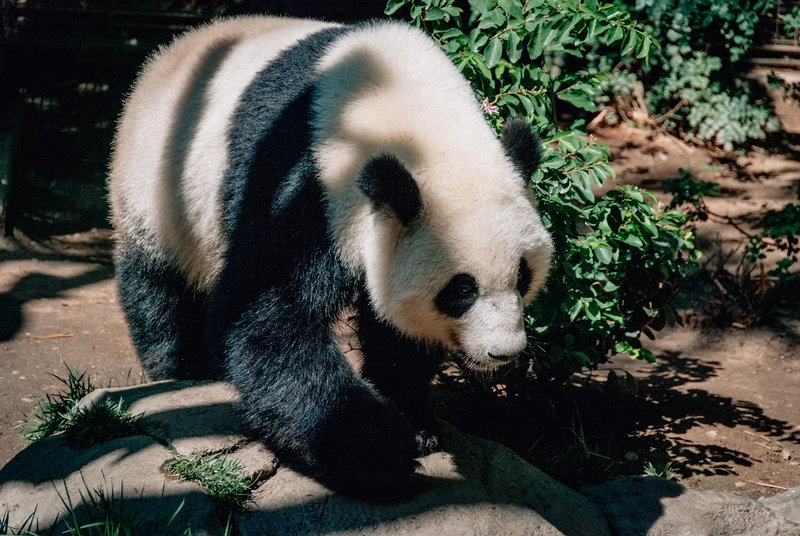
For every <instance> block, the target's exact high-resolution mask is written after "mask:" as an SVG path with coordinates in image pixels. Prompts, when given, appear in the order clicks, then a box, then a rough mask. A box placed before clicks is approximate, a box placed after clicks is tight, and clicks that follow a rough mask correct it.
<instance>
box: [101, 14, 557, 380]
mask: <svg viewBox="0 0 800 536" xmlns="http://www.w3.org/2000/svg"><path fill="white" fill-rule="evenodd" d="M329 26H331V25H329V24H326V23H321V22H313V21H301V20H294V19H281V18H271V17H248V18H238V19H232V20H228V21H224V22H219V23H215V24H212V25H210V26H207V27H204V28H201V29H199V30H197V31H194V32H191V33H189V34H188V35H186V36H184V37H181V38H179V39H178V40H176V41H175V43H173V44H172V45H171V46H170V47H168V48H167V49H165V50H163V51H161V52H160V53H158V54H157V55H156V56H154V58H153V59H152V60H151V61H150V62H149V64H148V65H147V66H146V67H145V69H144V71H143V73H142V75H141V77H140V79H139V81H138V83H137V85H136V89H135V91H134V93H133V94H132V96H131V98H130V99H129V101H128V102H127V104H126V108H125V113H124V115H123V118H122V120H121V122H120V126H119V131H118V135H117V139H116V152H115V158H114V162H113V164H112V170H111V176H110V191H111V200H112V209H113V216H114V219H115V222H116V223H117V228H118V229H121V230H122V231H121V232H122V233H132V234H136V233H139V234H149V235H151V236H144V237H137V238H138V239H140V240H147V241H152V242H153V243H154V244H157V245H159V247H160V248H162V249H163V250H164V251H163V254H165V255H167V256H168V258H171V259H172V261H173V262H175V263H177V264H178V265H179V266H180V268H181V269H182V271H183V273H184V274H185V276H186V277H187V279H188V280H189V281H190V282H191V283H192V284H194V285H196V286H197V287H198V288H199V289H201V290H209V289H210V288H211V287H212V286H213V283H214V281H215V279H216V277H217V275H218V273H219V270H220V269H221V263H222V255H223V253H224V251H225V248H226V247H227V244H226V243H225V239H224V237H223V235H222V233H221V229H220V212H219V208H218V207H219V203H220V200H219V199H218V192H219V190H220V188H219V186H220V181H221V178H222V175H223V172H224V167H225V165H226V161H227V156H228V153H227V146H228V130H229V127H230V120H231V116H232V114H233V112H234V110H235V106H236V104H237V101H238V98H239V96H240V95H241V94H242V92H243V91H244V89H245V88H246V87H247V85H248V83H249V82H250V81H251V80H252V79H253V77H254V76H255V74H256V73H257V72H258V71H259V70H261V69H262V68H263V67H264V66H265V65H267V64H268V63H269V62H270V61H271V60H272V59H273V58H275V57H276V55H277V54H279V52H280V51H282V50H284V49H286V48H287V47H289V46H291V45H292V44H293V43H295V42H297V41H298V40H300V39H302V38H303V37H305V36H306V35H308V34H310V33H311V32H314V31H318V30H320V29H322V28H325V27H329ZM221 49H224V52H225V54H220V56H224V58H223V59H222V61H221V63H220V65H219V68H218V69H217V70H216V71H215V72H213V73H203V74H202V76H203V77H205V76H207V75H209V74H210V75H211V78H210V79H209V80H202V82H203V83H206V82H207V83H208V86H207V88H208V90H207V93H206V94H207V97H206V101H205V103H207V106H206V107H205V108H204V109H202V110H199V111H197V115H198V117H199V118H200V119H199V123H198V124H197V125H195V126H194V128H195V131H194V132H195V136H194V138H193V139H192V143H191V145H190V147H189V151H188V153H187V155H186V161H185V162H184V163H180V162H178V164H182V166H180V165H179V166H178V167H177V168H176V166H174V165H173V166H170V165H168V164H169V157H170V155H169V154H166V152H165V151H166V150H167V148H168V147H170V141H171V138H170V136H175V132H173V130H174V128H175V127H174V123H175V121H176V120H177V111H178V110H176V108H177V107H179V105H180V103H181V101H182V99H184V98H185V95H186V92H187V88H191V87H192V84H193V83H196V80H195V78H196V77H197V69H198V64H199V63H200V62H201V61H202V59H203V58H205V57H206V56H207V55H208V54H209V53H211V54H214V53H215V52H218V51H220V50H221ZM318 75H319V80H318V83H317V85H316V91H315V93H314V96H313V104H312V107H313V112H314V121H313V125H312V127H313V145H312V148H313V153H314V158H315V160H316V163H317V166H318V168H319V169H320V172H321V177H320V180H321V181H322V184H323V186H324V188H323V189H324V191H325V195H326V200H327V211H328V221H329V225H330V233H331V236H332V237H333V239H334V242H335V243H336V246H337V248H338V250H339V253H340V254H341V256H342V258H343V259H344V260H345V262H346V264H347V265H348V267H349V268H350V269H351V270H353V271H354V272H355V273H357V274H359V275H363V276H364V277H365V280H366V286H367V289H368V292H369V295H370V298H371V301H372V305H373V307H374V309H375V311H376V312H377V313H378V315H379V316H381V317H383V318H385V319H386V320H388V321H389V322H390V323H392V324H393V325H395V326H396V327H397V328H399V329H400V330H401V331H403V332H404V333H406V334H407V335H410V336H412V337H415V338H420V339H424V340H428V341H435V342H439V343H443V344H445V345H448V346H450V347H452V348H455V349H458V350H462V351H464V352H465V353H466V354H467V355H468V356H470V358H471V360H472V362H473V364H474V366H476V367H478V368H486V367H489V366H491V365H492V364H493V363H494V361H493V359H492V358H491V356H492V355H494V356H507V355H511V354H515V353H518V352H519V351H521V350H522V349H523V348H524V343H525V335H524V330H523V329H522V307H523V305H524V303H527V302H528V301H529V300H530V299H531V298H532V296H533V294H535V291H536V289H538V288H539V287H540V286H541V285H542V283H543V282H544V279H545V277H546V274H547V270H548V267H549V262H550V255H551V249H552V246H551V243H550V239H549V237H548V235H547V233H546V232H545V230H544V228H543V226H542V224H541V222H540V220H539V217H538V215H537V214H536V211H535V210H534V207H533V203H532V201H531V198H530V192H529V191H527V190H526V189H525V188H524V186H523V181H522V178H521V177H520V176H519V175H518V173H517V172H516V171H515V169H514V168H513V166H512V164H511V162H510V161H509V159H508V157H507V156H506V155H505V153H504V152H503V149H502V147H501V145H500V143H499V141H498V140H497V138H496V137H495V136H494V134H493V133H492V131H491V129H490V128H489V127H488V126H487V124H486V122H485V120H484V118H483V115H482V113H481V111H480V108H479V105H478V103H477V101H476V99H475V96H474V94H473V92H472V90H471V89H470V87H469V85H468V83H467V82H466V80H465V79H464V78H463V77H462V76H461V74H460V73H459V72H458V71H457V70H456V69H455V67H454V66H453V65H452V63H451V62H450V61H449V60H448V59H447V57H446V56H445V55H444V54H443V53H442V52H441V51H440V50H438V48H437V47H436V46H435V44H434V43H433V42H432V41H431V40H430V39H429V38H428V37H426V36H424V35H423V34H422V33H421V32H420V31H419V30H416V29H413V28H411V27H409V26H407V25H404V24H400V23H394V24H375V25H367V26H363V27H360V28H359V29H357V30H355V31H352V32H350V33H347V34H345V35H344V36H343V37H340V38H338V39H336V40H335V41H334V42H333V44H332V45H331V46H330V47H329V49H328V50H327V52H326V53H325V55H324V57H323V59H322V61H321V63H320V65H319V67H318ZM382 153H388V154H391V155H394V156H395V157H396V158H397V159H398V160H399V161H400V162H401V163H402V164H403V165H404V166H405V167H406V169H407V170H408V171H409V172H410V173H411V175H412V176H413V177H414V179H415V181H416V183H417V185H418V187H419V190H420V195H421V197H422V201H423V213H422V217H421V218H420V219H418V220H416V221H415V222H414V223H413V224H412V225H411V227H410V228H405V227H403V226H402V225H401V224H400V223H399V222H398V221H397V220H396V219H395V218H392V217H388V216H386V215H385V214H382V213H379V212H376V211H374V210H373V209H372V207H371V204H370V201H369V199H367V198H366V196H365V195H364V194H363V193H362V192H361V190H360V189H359V187H358V184H357V179H358V177H359V175H360V173H361V170H362V169H363V167H364V165H365V164H366V163H367V161H368V160H369V158H370V157H372V156H375V155H378V154H382ZM142 230H144V233H143V232H142ZM521 257H525V259H527V262H528V264H529V266H530V267H531V269H532V270H533V283H532V285H531V291H530V292H528V293H527V295H526V296H519V293H518V292H517V291H516V290H515V286H516V280H517V269H518V266H519V260H520V258H521ZM462 272H465V273H469V274H470V275H472V276H473V277H474V278H475V279H476V280H477V282H478V285H479V288H480V299H479V300H478V302H477V303H476V304H475V306H473V308H472V309H471V310H470V311H469V312H468V313H467V314H465V315H464V316H463V317H461V318H459V319H453V318H449V317H446V316H444V315H442V314H441V313H440V312H438V311H437V310H436V308H435V306H434V299H435V297H436V295H437V294H438V292H439V291H440V290H441V289H442V288H443V287H444V286H445V285H446V284H447V282H448V281H449V280H450V278H451V277H452V276H453V275H455V274H458V273H462Z"/></svg>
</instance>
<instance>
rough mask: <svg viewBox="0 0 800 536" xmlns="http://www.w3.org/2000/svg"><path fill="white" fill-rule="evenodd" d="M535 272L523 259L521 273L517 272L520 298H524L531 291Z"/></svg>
mask: <svg viewBox="0 0 800 536" xmlns="http://www.w3.org/2000/svg"><path fill="white" fill-rule="evenodd" d="M532 280H533V272H531V268H530V266H528V262H527V261H526V260H525V259H524V258H522V259H520V260H519V271H518V272H517V290H518V291H519V294H520V296H524V295H525V294H527V293H528V291H529V290H530V289H531V281H532Z"/></svg>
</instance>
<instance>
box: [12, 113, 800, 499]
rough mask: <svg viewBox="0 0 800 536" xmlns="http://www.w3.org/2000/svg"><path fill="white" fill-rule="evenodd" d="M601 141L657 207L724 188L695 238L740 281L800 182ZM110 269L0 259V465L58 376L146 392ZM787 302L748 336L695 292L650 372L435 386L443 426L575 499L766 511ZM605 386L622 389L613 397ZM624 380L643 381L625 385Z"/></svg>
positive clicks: (791, 440)
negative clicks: (603, 486) (756, 232)
mask: <svg viewBox="0 0 800 536" xmlns="http://www.w3.org/2000/svg"><path fill="white" fill-rule="evenodd" d="M595 135H596V136H597V137H598V138H600V139H601V141H603V142H605V143H607V144H608V145H610V146H611V148H612V154H613V162H612V164H613V166H614V168H615V169H616V171H617V175H618V180H619V182H622V183H633V184H638V185H640V186H643V187H645V188H647V189H649V190H651V191H653V192H654V193H656V194H657V195H658V196H659V198H661V199H662V200H664V201H665V202H667V201H668V198H667V196H664V195H663V194H661V193H660V192H661V185H662V182H663V181H664V180H665V179H668V178H675V177H677V176H678V168H680V167H686V168H689V169H690V170H691V171H692V173H693V174H694V175H695V176H696V177H697V178H699V179H703V180H714V181H716V182H718V183H719V184H720V185H721V189H722V195H721V196H720V197H716V198H711V199H708V205H709V207H710V208H711V210H712V211H713V212H714V213H715V214H718V215H721V216H723V217H717V218H711V219H709V220H708V221H706V222H699V224H698V233H699V242H700V244H701V246H702V248H703V250H704V251H705V253H706V256H705V261H704V262H707V263H709V264H708V266H707V268H709V269H710V268H712V267H713V263H717V264H719V265H720V266H722V267H724V268H726V269H727V270H729V271H730V272H735V271H736V269H737V267H738V266H739V263H738V259H739V255H740V253H741V245H742V243H743V241H744V240H745V239H746V237H745V236H744V235H743V234H742V232H741V231H740V230H737V229H736V226H738V227H740V228H741V229H744V230H745V231H752V228H751V227H750V226H751V225H752V224H753V222H755V221H757V215H758V214H759V212H760V211H761V210H762V209H763V207H764V206H768V207H771V208H780V207H781V206H783V205H784V204H786V203H788V202H790V201H792V200H793V199H795V194H794V192H795V189H796V187H797V185H798V183H799V182H800V161H798V157H797V155H798V154H800V146H797V147H796V146H793V145H786V146H784V147H782V148H781V149H780V153H773V152H771V151H767V150H761V149H759V148H753V150H751V151H749V152H748V153H747V155H746V156H742V157H736V158H729V157H726V156H724V155H720V156H714V155H713V154H711V153H709V152H707V151H705V150H701V149H698V148H692V147H689V146H687V145H685V144H683V143H682V142H680V141H677V140H675V139H673V138H669V137H666V136H662V135H655V134H653V133H649V132H646V131H641V130H636V129H631V128H628V127H617V128H614V129H605V130H601V131H599V132H597V133H596V134H595ZM727 217H730V218H733V220H732V221H733V222H734V223H736V226H734V225H731V220H728V219H727ZM20 244H22V246H24V247H22V246H21V245H20ZM730 251H734V252H735V253H734V254H733V255H730V256H729V255H728V252H730ZM107 259H108V235H107V232H105V231H95V232H94V233H87V234H82V235H72V236H66V237H53V238H52V239H51V240H50V241H49V242H48V243H46V244H44V246H42V245H36V244H33V243H29V242H26V241H25V238H24V237H22V236H19V237H17V239H16V240H6V241H4V242H2V243H0V463H1V464H4V463H6V462H7V461H8V460H9V459H10V458H11V457H12V456H13V455H14V454H15V453H16V452H18V451H19V450H20V449H21V448H23V446H24V445H23V444H22V443H21V442H20V441H19V440H18V438H17V431H16V430H14V429H13V428H12V427H13V424H14V423H15V422H16V421H18V420H20V419H22V418H23V416H24V415H26V414H29V413H30V411H31V410H32V409H33V407H34V404H35V402H36V398H37V397H43V396H45V394H46V393H53V392H55V391H56V390H57V389H58V388H59V387H61V384H60V383H59V382H58V380H56V379H55V378H54V376H53V375H57V376H62V377H63V376H64V375H65V373H66V369H65V365H69V366H70V367H73V368H75V367H80V369H81V370H83V371H86V372H87V373H88V374H89V375H90V377H91V379H92V381H93V383H94V384H95V385H108V384H111V385H115V386H119V385H126V384H134V383H138V382H139V381H140V379H141V368H140V367H139V364H138V362H137V360H136V357H135V353H134V351H133V349H132V346H131V343H130V340H129V337H128V333H127V328H126V326H125V323H124V320H123V318H122V314H121V312H120V310H119V306H118V304H117V298H116V291H115V288H114V282H113V269H112V267H111V266H110V265H109V263H108V260H107ZM774 260H775V257H773V258H771V259H770V260H769V262H774ZM98 261H100V262H98ZM710 285H711V287H713V286H714V284H713V282H712V283H710ZM797 295H800V294H797V293H795V294H792V293H791V292H789V291H787V293H786V295H785V296H780V295H778V296H776V295H775V294H772V295H768V298H769V300H771V302H770V303H765V304H760V305H759V311H762V310H763V311H767V312H769V313H770V314H766V313H764V315H763V318H761V317H759V318H758V319H755V320H759V321H758V322H756V321H755V320H752V319H751V320H752V321H751V320H748V318H749V317H747V315H748V314H750V313H751V312H752V311H744V312H742V311H738V312H737V311H734V312H733V313H731V314H730V315H728V316H724V315H723V316H722V317H720V316H719V315H717V316H713V315H711V314H710V313H709V312H715V310H714V304H715V300H716V301H719V299H718V297H715V295H714V291H713V288H708V286H705V287H704V286H703V285H699V286H698V287H697V288H694V287H692V288H689V289H687V292H686V297H687V298H688V299H687V300H686V301H685V303H684V310H683V315H684V318H685V323H686V327H683V328H671V329H668V330H665V331H664V332H662V333H659V334H657V338H656V340H655V341H650V342H648V343H647V344H648V346H649V347H650V349H652V350H653V351H654V352H655V354H656V355H657V356H658V362H657V363H656V364H655V365H648V364H647V363H643V362H638V361H631V360H630V359H628V358H627V357H625V356H616V357H615V358H614V359H613V360H612V362H610V363H608V364H606V365H603V366H602V367H601V368H600V370H598V371H592V372H587V373H585V374H582V375H577V376H575V377H574V378H573V380H572V381H571V383H570V384H569V385H568V386H566V387H565V388H554V387H548V386H532V387H530V388H529V389H527V390H525V391H524V392H515V393H505V392H503V390H502V387H500V388H495V389H494V391H491V390H486V391H481V390H480V389H477V388H475V387H474V386H468V384H469V382H467V383H466V384H465V383H463V382H462V381H461V380H459V379H453V380H452V381H450V380H447V378H448V377H449V376H448V375H447V374H445V375H444V376H443V378H445V379H444V380H443V382H444V383H442V384H441V385H440V386H439V387H438V389H437V391H438V393H439V397H438V400H439V403H440V406H441V408H440V409H441V413H442V414H443V415H444V416H445V417H446V418H449V419H451V420H453V421H454V422H456V423H457V424H458V425H459V426H461V427H462V428H464V429H465V430H467V431H471V432H474V433H477V434H478V435H482V436H484V437H488V438H490V439H496V440H500V441H502V442H504V443H506V444H508V445H509V446H510V447H512V448H513V449H514V450H516V451H517V452H518V453H520V454H521V455H523V456H524V457H526V458H527V459H529V460H531V461H532V462H533V463H534V464H536V465H537V466H539V467H542V468H544V469H546V470H548V471H549V472H551V473H552V474H554V475H555V476H557V477H560V478H562V479H563V480H565V481H568V482H569V483H571V484H573V485H580V484H584V483H590V482H593V481H597V480H599V479H602V478H609V477H613V475H615V474H637V473H641V472H642V471H643V467H644V465H645V464H646V463H648V462H650V463H654V464H656V465H657V466H663V464H665V463H667V462H670V461H671V462H672V469H673V470H674V471H675V472H676V474H677V479H678V481H680V482H681V483H683V484H685V485H687V486H689V487H692V488H696V489H712V490H718V491H724V492H727V493H734V494H738V495H743V496H748V497H753V498H758V497H762V496H769V495H773V494H775V493H778V492H780V491H782V490H783V489H786V488H791V487H794V486H799V485H800V466H798V462H800V396H798V395H800V345H798V341H800V314H798V301H797V300H796V298H795V297H792V296H797ZM717 305H719V304H717ZM723 305H725V304H723ZM725 306H726V307H728V308H730V305H729V304H728V305H725ZM718 312H719V311H716V313H718ZM737 315H738V316H737ZM751 316H752V315H751ZM720 318H722V321H721V322H718V320H720ZM750 324H752V325H750ZM734 326H738V327H734ZM611 370H613V371H614V374H616V375H617V377H619V378H622V379H623V381H617V382H614V381H613V379H612V381H611V382H608V377H609V371H611ZM626 373H629V374H631V375H632V376H633V377H634V378H636V380H637V381H636V382H628V381H624V379H625V378H626ZM465 385H467V387H465ZM581 447H585V448H584V449H583V450H581ZM587 452H588V455H587V454H586V453H587ZM582 453H583V454H582ZM581 456H582V457H581Z"/></svg>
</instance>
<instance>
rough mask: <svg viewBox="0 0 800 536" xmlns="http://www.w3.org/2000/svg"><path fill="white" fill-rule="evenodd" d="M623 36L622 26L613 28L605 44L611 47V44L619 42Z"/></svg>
mask: <svg viewBox="0 0 800 536" xmlns="http://www.w3.org/2000/svg"><path fill="white" fill-rule="evenodd" d="M623 35H625V30H623V29H622V26H617V27H615V28H614V31H613V32H611V34H610V35H609V36H608V37H606V44H607V45H611V44H612V43H615V42H616V41H619V40H620V39H622V36H623Z"/></svg>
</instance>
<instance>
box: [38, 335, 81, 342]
mask: <svg viewBox="0 0 800 536" xmlns="http://www.w3.org/2000/svg"><path fill="white" fill-rule="evenodd" d="M74 336H75V334H74V333H53V334H52V335H42V336H41V337H34V339H36V340H37V341H43V340H45V339H67V338H69V337H74Z"/></svg>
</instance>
